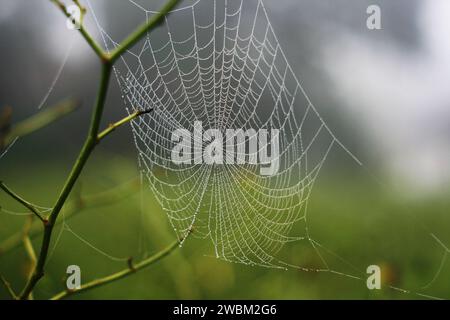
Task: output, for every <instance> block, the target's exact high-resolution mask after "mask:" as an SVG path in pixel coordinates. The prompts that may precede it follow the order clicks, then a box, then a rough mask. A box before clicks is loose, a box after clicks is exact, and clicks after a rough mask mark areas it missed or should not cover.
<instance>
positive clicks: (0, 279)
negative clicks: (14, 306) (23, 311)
mask: <svg viewBox="0 0 450 320" xmlns="http://www.w3.org/2000/svg"><path fill="white" fill-rule="evenodd" d="M0 281H1V282H2V283H3V285H4V286H5V288H6V290H7V291H8V293H9V295H10V296H11V298H12V299H13V300H17V295H16V293H15V292H14V290H13V288H12V287H11V283H9V282H8V281H7V280H6V279H5V278H4V277H3V276H2V275H0Z"/></svg>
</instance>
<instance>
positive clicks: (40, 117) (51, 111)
mask: <svg viewBox="0 0 450 320" xmlns="http://www.w3.org/2000/svg"><path fill="white" fill-rule="evenodd" d="M79 105H80V103H79V102H78V101H75V100H72V99H69V100H65V101H62V102H60V103H58V104H56V105H55V106H53V107H50V108H47V109H45V110H44V111H41V112H39V113H37V114H36V115H34V116H32V117H30V118H28V119H25V120H23V121H22V122H19V123H17V124H16V125H14V126H13V127H12V128H11V130H10V131H9V132H8V134H7V135H6V137H5V139H4V142H3V147H4V148H6V147H7V146H8V145H10V144H11V143H12V142H13V141H14V140H15V139H16V138H18V137H23V136H26V135H29V134H30V133H33V132H35V131H38V130H40V129H42V128H44V127H46V126H48V125H50V124H52V123H53V122H55V121H56V120H59V119H60V118H62V117H64V116H65V115H67V114H69V113H72V112H73V111H74V110H76V109H77V108H78V107H79Z"/></svg>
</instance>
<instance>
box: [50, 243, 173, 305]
mask: <svg viewBox="0 0 450 320" xmlns="http://www.w3.org/2000/svg"><path fill="white" fill-rule="evenodd" d="M180 242H181V241H175V242H173V243H172V244H171V245H169V246H168V247H167V248H165V249H163V250H161V251H159V252H158V253H156V254H155V255H153V256H151V257H148V258H147V259H145V260H142V261H141V262H139V263H137V264H132V263H131V260H130V261H129V266H128V268H126V269H124V270H122V271H119V272H116V273H113V274H111V275H109V276H106V277H103V278H99V279H96V280H93V281H91V282H88V283H86V284H84V285H82V286H81V288H80V289H77V290H69V291H63V292H61V293H58V294H57V295H55V296H54V297H53V298H51V300H61V299H64V298H67V297H69V296H71V295H74V294H78V293H81V292H85V291H88V290H90V289H94V288H98V287H100V286H103V285H106V284H109V283H112V282H114V281H117V280H120V279H123V278H125V277H127V276H129V275H131V274H134V273H135V272H137V271H139V270H142V269H144V268H146V267H148V266H150V265H152V264H154V263H156V262H158V261H159V260H161V259H163V258H164V257H166V256H167V255H169V254H170V253H172V252H173V251H174V250H175V249H176V248H178V247H179V246H180Z"/></svg>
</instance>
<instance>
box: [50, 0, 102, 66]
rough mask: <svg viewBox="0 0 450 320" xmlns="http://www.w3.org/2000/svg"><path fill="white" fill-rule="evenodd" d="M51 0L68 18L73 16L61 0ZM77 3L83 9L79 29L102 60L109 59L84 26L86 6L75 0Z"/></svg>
mask: <svg viewBox="0 0 450 320" xmlns="http://www.w3.org/2000/svg"><path fill="white" fill-rule="evenodd" d="M50 1H52V2H53V3H54V4H56V6H57V7H58V8H59V9H60V10H61V12H62V13H63V14H64V15H65V16H66V17H67V18H69V19H70V18H71V17H72V16H71V15H70V13H69V11H68V10H67V7H66V5H65V4H64V3H62V2H61V1H60V0H50ZM75 4H76V5H77V6H78V7H79V8H80V11H81V18H80V20H81V21H79V23H80V28H79V29H78V31H79V32H80V34H81V35H82V36H83V38H84V39H85V40H86V42H87V43H88V44H89V46H90V47H91V48H92V50H94V52H95V53H96V54H97V56H98V57H99V58H100V60H102V61H106V60H108V56H107V54H106V53H105V52H104V50H103V49H102V47H100V45H99V44H98V43H97V42H96V41H95V40H94V38H92V36H91V35H90V34H89V32H87V30H86V29H85V28H84V26H83V17H84V15H85V13H86V9H85V8H84V7H82V6H81V5H80V4H79V3H78V1H75Z"/></svg>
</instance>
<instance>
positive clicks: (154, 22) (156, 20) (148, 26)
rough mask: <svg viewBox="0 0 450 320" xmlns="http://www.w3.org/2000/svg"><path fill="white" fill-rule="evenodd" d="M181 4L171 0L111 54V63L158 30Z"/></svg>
mask: <svg viewBox="0 0 450 320" xmlns="http://www.w3.org/2000/svg"><path fill="white" fill-rule="evenodd" d="M179 2H180V0H169V1H168V2H167V3H166V4H165V5H164V6H163V7H162V8H161V9H160V10H159V12H158V13H155V14H154V15H153V16H152V17H151V18H150V19H149V20H148V21H147V22H146V23H144V24H142V25H141V26H140V27H138V28H137V29H136V30H135V31H134V32H133V33H131V34H130V35H129V36H128V37H127V38H126V39H125V40H124V41H123V42H122V43H121V44H120V45H119V46H118V47H117V48H116V49H115V50H114V51H112V52H111V54H110V61H112V62H115V61H116V60H117V59H118V58H119V57H121V56H122V54H124V53H125V52H126V51H127V50H128V49H129V48H131V47H132V46H133V45H134V44H135V43H136V42H138V41H139V40H140V39H141V38H142V37H143V36H144V35H145V34H146V33H147V32H149V31H150V30H153V29H154V28H156V27H157V26H158V25H159V24H160V23H161V22H163V19H164V17H166V16H167V14H168V13H169V12H170V11H171V10H172V9H173V8H175V6H176V5H177V4H178V3H179Z"/></svg>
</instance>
